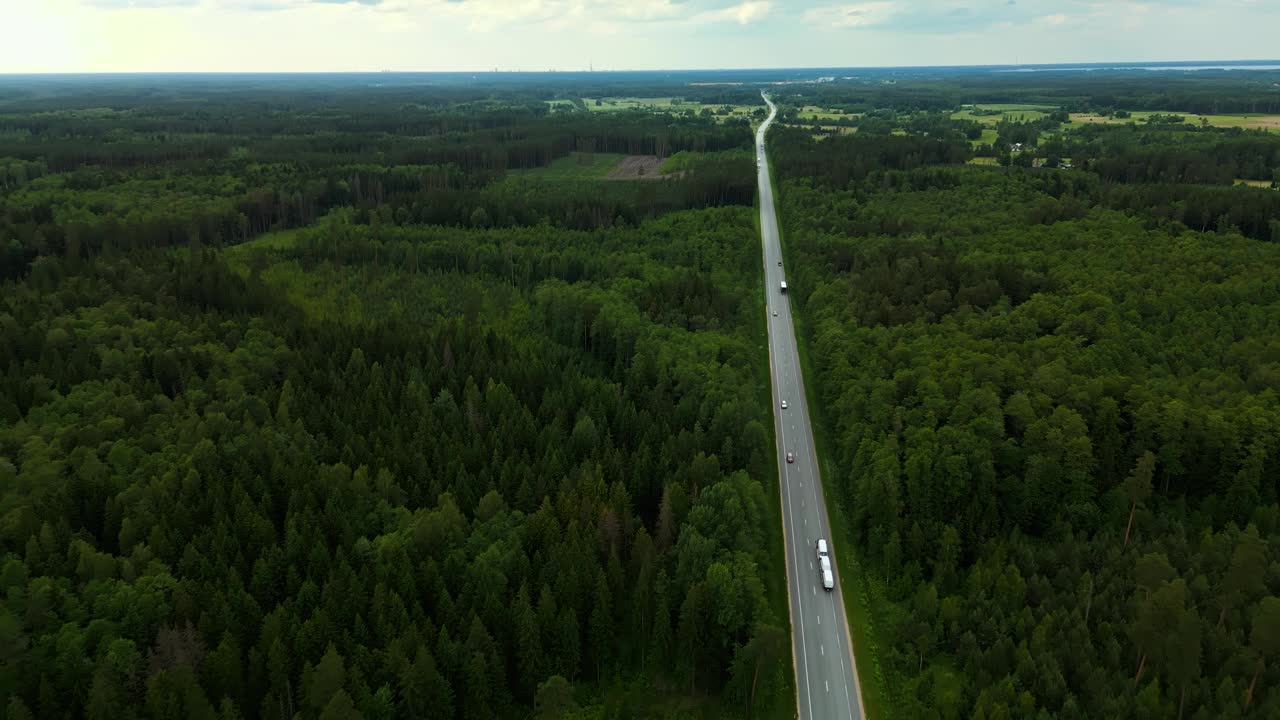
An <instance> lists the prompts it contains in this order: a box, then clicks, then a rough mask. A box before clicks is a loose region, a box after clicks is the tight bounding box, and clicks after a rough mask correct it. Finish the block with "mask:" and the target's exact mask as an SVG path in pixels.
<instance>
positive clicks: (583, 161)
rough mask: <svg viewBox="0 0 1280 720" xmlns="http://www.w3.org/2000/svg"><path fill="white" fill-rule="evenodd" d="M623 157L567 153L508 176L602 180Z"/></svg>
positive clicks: (609, 154)
mask: <svg viewBox="0 0 1280 720" xmlns="http://www.w3.org/2000/svg"><path fill="white" fill-rule="evenodd" d="M622 158H623V156H622V155H620V154H618V153H576V152H575V153H569V154H568V155H566V156H565V157H562V158H560V159H558V160H553V161H552V162H551V164H550V165H548V166H546V167H540V168H533V169H531V170H511V171H509V172H508V174H509V175H513V176H518V177H537V178H544V179H547V180H590V179H603V178H604V177H605V176H606V175H608V174H609V171H610V170H612V169H613V168H614V167H615V166H616V165H617V164H618V163H619V162H621V161H622Z"/></svg>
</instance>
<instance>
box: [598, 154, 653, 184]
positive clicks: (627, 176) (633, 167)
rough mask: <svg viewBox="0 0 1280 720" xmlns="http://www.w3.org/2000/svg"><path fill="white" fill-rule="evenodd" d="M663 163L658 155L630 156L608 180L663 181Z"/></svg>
mask: <svg viewBox="0 0 1280 720" xmlns="http://www.w3.org/2000/svg"><path fill="white" fill-rule="evenodd" d="M661 170H662V161H661V160H659V159H658V156H657V155H628V156H626V157H625V158H623V159H622V162H619V163H618V164H617V165H615V166H614V167H613V170H611V171H609V174H608V175H606V176H605V179H607V180H663V179H666V178H667V177H668V176H666V175H663V174H662V173H661Z"/></svg>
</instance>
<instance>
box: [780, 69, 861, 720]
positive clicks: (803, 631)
mask: <svg viewBox="0 0 1280 720" xmlns="http://www.w3.org/2000/svg"><path fill="white" fill-rule="evenodd" d="M762 96H763V97H764V100H765V102H766V103H768V105H769V118H768V119H767V120H766V121H765V122H764V124H763V125H761V126H760V129H759V130H758V131H757V132H756V157H757V158H758V160H759V166H760V167H759V170H757V177H758V179H759V183H760V234H761V240H762V244H763V249H764V277H765V290H766V297H767V299H768V303H767V304H768V313H769V316H768V321H769V368H770V371H771V374H772V377H773V413H774V424H775V426H776V430H777V433H776V434H777V440H778V468H779V478H780V480H781V486H782V487H781V495H782V526H783V539H784V542H785V543H786V556H787V594H788V596H789V597H790V603H789V604H790V608H791V642H792V656H793V658H794V661H795V672H796V695H797V697H796V706H797V712H798V716H799V718H800V719H801V720H810V719H812V720H832V719H833V718H853V719H855V720H860V719H861V718H862V717H863V715H864V713H863V708H862V694H861V692H860V690H859V688H858V682H857V672H855V669H854V664H853V652H852V647H851V642H850V639H849V630H848V628H849V625H848V622H847V621H846V619H845V613H844V601H843V599H842V598H841V591H840V585H841V580H840V568H839V567H838V566H836V564H835V555H834V554H832V555H831V562H832V566H833V571H834V575H835V589H834V590H832V591H829V592H828V591H826V590H824V589H823V587H822V578H821V575H820V574H819V570H818V560H817V553H816V549H815V543H816V541H817V540H818V538H825V539H826V540H827V542H828V544H830V543H831V542H832V540H831V531H830V527H831V526H830V524H829V523H828V521H827V506H826V504H825V503H824V501H823V496H822V478H821V477H820V476H819V474H818V460H817V453H816V452H815V451H814V443H813V430H812V428H811V427H810V424H809V410H808V403H807V402H806V401H805V395H804V379H803V378H802V377H801V374H800V357H799V355H798V354H797V352H796V335H795V327H794V325H793V324H792V321H791V304H790V302H789V301H788V299H787V295H785V294H783V293H782V292H781V283H782V282H783V281H784V280H786V274H785V270H786V268H785V267H784V266H783V264H782V248H781V246H780V244H779V241H778V219H777V215H776V213H775V211H774V206H773V186H772V184H771V183H770V181H769V159H768V157H767V156H766V155H765V144H764V138H765V133H766V132H768V130H769V126H770V125H771V124H773V120H774V117H775V116H776V115H777V113H778V109H777V107H776V106H774V104H773V102H772V101H771V100H769V97H768V96H767V95H764V94H763V93H762ZM775 312H776V313H777V314H776V315H775V314H774V313H775ZM783 401H786V403H787V408H786V409H785V410H784V409H782V403H783ZM787 453H792V454H793V455H794V457H795V462H794V463H788V462H787V461H786V456H787Z"/></svg>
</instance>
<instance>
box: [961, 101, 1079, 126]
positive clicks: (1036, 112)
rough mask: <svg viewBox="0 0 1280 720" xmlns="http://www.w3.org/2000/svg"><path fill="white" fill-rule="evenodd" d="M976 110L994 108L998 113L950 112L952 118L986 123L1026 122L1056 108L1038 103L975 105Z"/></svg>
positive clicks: (1037, 118)
mask: <svg viewBox="0 0 1280 720" xmlns="http://www.w3.org/2000/svg"><path fill="white" fill-rule="evenodd" d="M974 108H976V109H978V110H996V111H999V112H1000V114H999V115H974V114H973V110H960V111H959V112H953V113H951V119H952V120H977V121H978V122H980V123H984V124H987V125H995V124H997V123H999V122H1000V121H1002V120H1004V121H1008V122H1027V121H1029V120H1039V119H1041V118H1043V117H1045V116H1046V115H1048V114H1049V111H1053V110H1056V109H1057V108H1052V107H1045V106H1038V105H975V106H974Z"/></svg>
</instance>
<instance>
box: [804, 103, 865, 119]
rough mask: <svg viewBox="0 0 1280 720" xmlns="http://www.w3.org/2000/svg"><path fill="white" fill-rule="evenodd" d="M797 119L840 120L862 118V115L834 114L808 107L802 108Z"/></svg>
mask: <svg viewBox="0 0 1280 720" xmlns="http://www.w3.org/2000/svg"><path fill="white" fill-rule="evenodd" d="M796 117H797V118H798V119H800V120H836V119H839V118H856V117H862V113H841V112H833V111H831V110H825V109H823V108H820V107H817V106H815V105H806V106H804V107H802V108H800V112H798V113H796Z"/></svg>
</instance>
